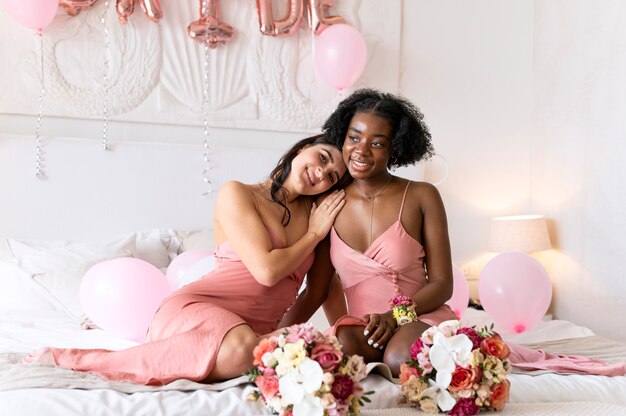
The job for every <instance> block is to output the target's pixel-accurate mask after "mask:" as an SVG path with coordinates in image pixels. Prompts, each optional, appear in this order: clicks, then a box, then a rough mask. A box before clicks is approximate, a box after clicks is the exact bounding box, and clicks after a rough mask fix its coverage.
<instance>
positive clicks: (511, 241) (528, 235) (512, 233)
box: [489, 215, 550, 253]
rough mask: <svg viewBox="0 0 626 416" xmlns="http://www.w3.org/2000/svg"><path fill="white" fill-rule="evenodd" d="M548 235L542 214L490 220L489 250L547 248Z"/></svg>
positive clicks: (530, 251) (506, 250) (515, 250)
mask: <svg viewBox="0 0 626 416" xmlns="http://www.w3.org/2000/svg"><path fill="white" fill-rule="evenodd" d="M549 248H550V236H549V235H548V226H547V224H546V219H545V218H544V217H543V216H542V215H513V216H507V217H494V218H492V220H491V232H490V235H489V250H490V251H495V252H499V253H504V252H521V253H532V252H534V251H541V250H548V249H549Z"/></svg>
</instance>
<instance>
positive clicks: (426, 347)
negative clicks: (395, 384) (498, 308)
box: [400, 320, 510, 416]
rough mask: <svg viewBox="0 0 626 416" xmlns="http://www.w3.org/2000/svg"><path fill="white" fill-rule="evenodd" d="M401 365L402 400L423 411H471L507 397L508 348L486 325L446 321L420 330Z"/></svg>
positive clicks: (494, 406) (493, 406) (459, 414)
mask: <svg viewBox="0 0 626 416" xmlns="http://www.w3.org/2000/svg"><path fill="white" fill-rule="evenodd" d="M410 354H411V360H410V361H408V362H406V363H403V364H402V365H401V368H400V381H401V383H402V398H401V401H402V402H405V403H409V404H410V405H411V406H414V407H417V408H419V409H420V410H421V411H423V412H427V413H437V412H447V414H448V415H454V416H466V415H475V414H477V413H478V412H480V411H481V410H496V411H500V410H502V409H503V408H504V405H505V404H506V402H507V401H508V400H509V387H510V382H509V381H508V380H507V373H508V371H509V361H508V360H507V357H508V356H509V348H508V347H507V345H506V344H505V343H504V341H502V338H501V337H500V335H498V334H497V333H495V332H493V325H492V326H491V327H490V328H483V329H481V330H476V329H474V328H468V327H461V323H460V322H459V321H456V320H454V321H446V322H443V323H441V324H440V325H439V326H436V327H431V328H429V329H427V330H426V331H424V333H423V334H422V336H421V337H420V338H418V339H417V340H416V341H415V342H414V343H413V345H412V346H411V350H410Z"/></svg>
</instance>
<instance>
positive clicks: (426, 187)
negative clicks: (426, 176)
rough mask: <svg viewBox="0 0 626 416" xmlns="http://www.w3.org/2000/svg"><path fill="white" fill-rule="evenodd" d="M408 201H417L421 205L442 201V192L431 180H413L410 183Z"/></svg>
mask: <svg viewBox="0 0 626 416" xmlns="http://www.w3.org/2000/svg"><path fill="white" fill-rule="evenodd" d="M406 199H407V203H411V202H413V203H416V204H418V205H420V206H424V205H428V204H432V203H437V204H439V203H441V194H440V193H439V190H438V189H437V187H436V186H435V185H433V184H432V183H430V182H420V181H411V184H410V185H409V190H408V195H407V198H406Z"/></svg>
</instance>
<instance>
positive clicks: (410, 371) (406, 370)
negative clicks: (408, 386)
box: [400, 363, 420, 384]
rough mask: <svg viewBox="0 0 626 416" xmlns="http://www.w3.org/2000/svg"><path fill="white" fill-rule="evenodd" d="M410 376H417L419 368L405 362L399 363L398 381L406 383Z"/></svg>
mask: <svg viewBox="0 0 626 416" xmlns="http://www.w3.org/2000/svg"><path fill="white" fill-rule="evenodd" d="M411 376H415V377H419V376H420V372H419V370H418V369H417V368H415V367H411V366H410V365H408V364H407V363H402V364H400V382H401V383H402V384H404V383H406V382H407V381H408V380H409V378H411Z"/></svg>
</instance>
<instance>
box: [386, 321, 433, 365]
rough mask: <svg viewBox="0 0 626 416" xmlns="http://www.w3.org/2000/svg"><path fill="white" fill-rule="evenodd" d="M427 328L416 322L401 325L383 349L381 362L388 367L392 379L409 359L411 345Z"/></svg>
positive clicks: (423, 324) (422, 323)
mask: <svg viewBox="0 0 626 416" xmlns="http://www.w3.org/2000/svg"><path fill="white" fill-rule="evenodd" d="M428 328H430V325H428V324H426V323H424V322H421V321H416V322H411V323H409V324H406V325H402V326H401V327H400V328H398V330H397V331H396V333H395V334H393V336H392V337H391V339H390V340H389V342H388V343H387V346H386V347H385V355H384V358H383V362H384V363H385V364H387V365H388V366H389V368H390V369H391V373H392V374H393V376H394V377H398V375H399V374H400V365H401V364H402V363H404V362H406V361H408V360H409V359H410V349H411V345H413V343H414V342H415V340H416V339H418V338H419V337H420V336H422V333H423V332H424V331H425V330H427V329H428Z"/></svg>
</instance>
